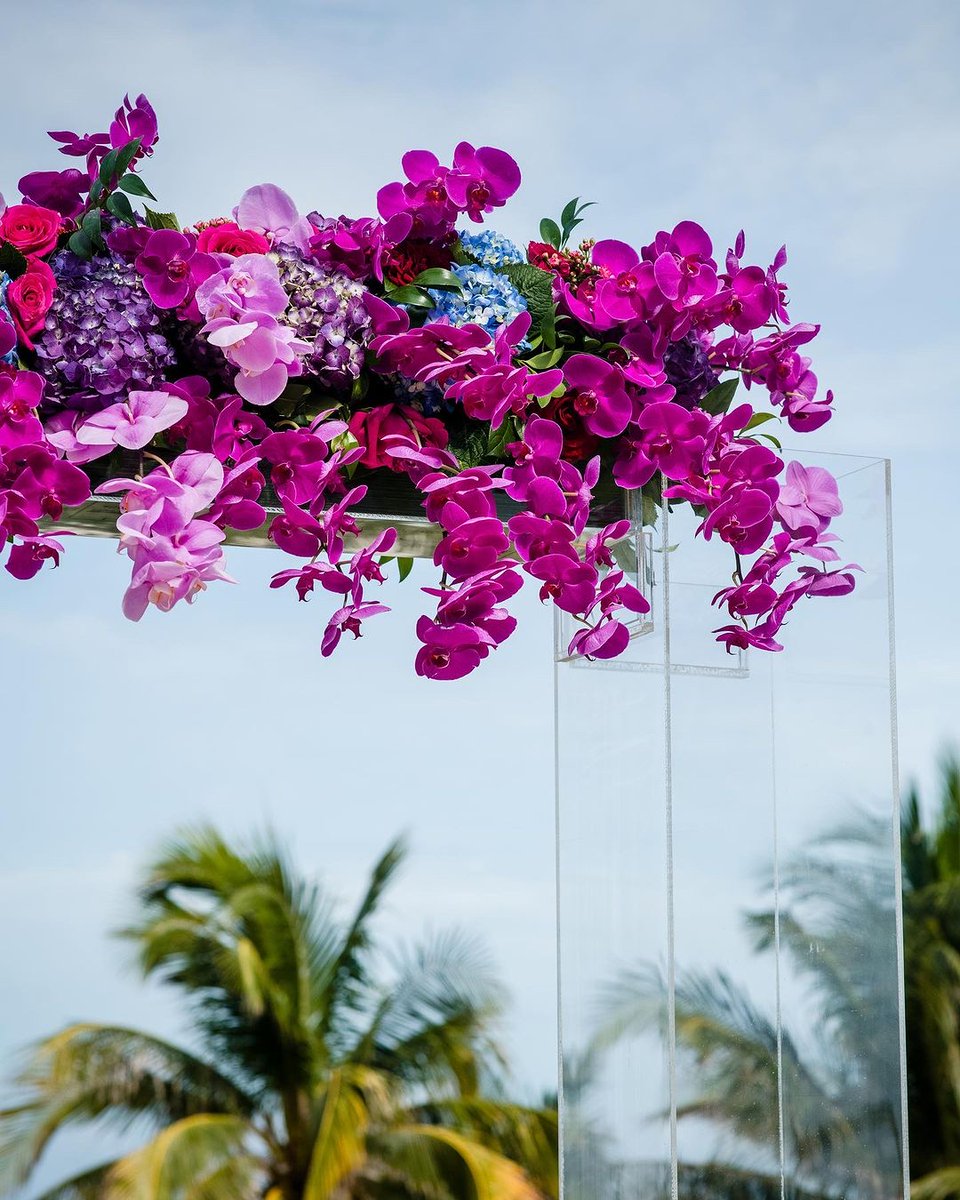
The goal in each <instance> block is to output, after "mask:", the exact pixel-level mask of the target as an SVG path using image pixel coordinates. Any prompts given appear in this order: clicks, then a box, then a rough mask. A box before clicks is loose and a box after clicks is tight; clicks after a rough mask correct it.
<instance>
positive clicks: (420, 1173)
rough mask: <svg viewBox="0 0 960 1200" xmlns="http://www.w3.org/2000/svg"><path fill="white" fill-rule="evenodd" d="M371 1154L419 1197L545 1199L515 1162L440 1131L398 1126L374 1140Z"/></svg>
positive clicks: (453, 1133) (448, 1131)
mask: <svg viewBox="0 0 960 1200" xmlns="http://www.w3.org/2000/svg"><path fill="white" fill-rule="evenodd" d="M371 1151H372V1153H373V1156H374V1157H375V1158H376V1159H379V1160H381V1161H382V1162H383V1163H384V1164H385V1165H386V1167H387V1168H388V1170H390V1171H392V1172H395V1173H396V1174H398V1175H399V1176H400V1177H401V1178H402V1179H403V1180H404V1182H405V1184H406V1186H407V1187H408V1188H409V1189H410V1190H411V1191H413V1193H414V1194H415V1195H417V1194H419V1195H422V1196H424V1197H442V1198H443V1200H541V1198H540V1196H539V1194H538V1191H537V1188H536V1186H535V1185H534V1184H533V1183H532V1182H531V1180H530V1179H529V1178H528V1177H527V1176H526V1175H525V1174H524V1172H523V1171H522V1170H521V1168H520V1167H519V1166H517V1164H516V1163H513V1162H510V1161H509V1159H506V1158H503V1157H502V1156H501V1155H499V1154H495V1153H494V1152H493V1151H492V1150H488V1149H487V1148H486V1147H485V1146H482V1145H479V1144H478V1143H477V1142H474V1141H472V1140H471V1139H470V1138H468V1137H465V1136H463V1135H462V1134H460V1133H457V1132H456V1131H454V1130H452V1129H445V1128H443V1127H442V1126H437V1125H401V1126H398V1127H397V1128H395V1129H392V1130H390V1131H388V1132H384V1133H381V1134H377V1135H376V1136H375V1137H373V1138H372V1139H371Z"/></svg>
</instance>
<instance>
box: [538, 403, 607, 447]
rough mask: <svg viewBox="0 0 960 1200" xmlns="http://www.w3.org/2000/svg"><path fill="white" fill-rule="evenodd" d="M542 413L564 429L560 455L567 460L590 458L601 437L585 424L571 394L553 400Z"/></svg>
mask: <svg viewBox="0 0 960 1200" xmlns="http://www.w3.org/2000/svg"><path fill="white" fill-rule="evenodd" d="M540 415H541V416H542V417H546V418H547V419H548V420H550V421H556V423H557V424H558V425H559V426H560V428H561V430H562V431H563V450H562V451H561V452H560V457H561V458H563V459H565V460H566V461H567V462H582V461H583V460H584V459H585V458H589V457H590V456H591V455H592V454H593V453H594V452H595V451H596V449H597V446H598V445H599V444H600V439H599V438H598V437H597V436H596V435H595V434H593V433H591V432H590V430H589V429H587V427H586V425H584V423H583V419H582V418H581V416H580V414H579V413H578V412H577V410H576V409H575V408H574V406H573V400H572V399H571V398H570V396H569V395H565V396H558V397H557V398H556V399H555V400H551V401H550V403H549V404H548V405H547V406H546V408H544V409H543V410H542V412H541V413H540Z"/></svg>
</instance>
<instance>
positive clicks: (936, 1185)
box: [910, 1167, 960, 1200]
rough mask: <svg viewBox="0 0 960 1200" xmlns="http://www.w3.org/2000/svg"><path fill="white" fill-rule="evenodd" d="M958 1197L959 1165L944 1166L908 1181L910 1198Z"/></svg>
mask: <svg viewBox="0 0 960 1200" xmlns="http://www.w3.org/2000/svg"><path fill="white" fill-rule="evenodd" d="M958 1197H960V1167H944V1169H943V1170H942V1171H933V1172H931V1174H929V1175H924V1176H923V1178H922V1179H913V1180H911V1181H910V1200H957V1198H958Z"/></svg>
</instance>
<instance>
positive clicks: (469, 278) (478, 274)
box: [428, 264, 527, 337]
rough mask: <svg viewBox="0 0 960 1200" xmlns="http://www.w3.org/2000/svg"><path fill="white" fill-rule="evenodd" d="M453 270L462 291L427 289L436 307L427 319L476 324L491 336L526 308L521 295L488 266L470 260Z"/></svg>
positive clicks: (455, 323) (503, 276) (504, 278)
mask: <svg viewBox="0 0 960 1200" xmlns="http://www.w3.org/2000/svg"><path fill="white" fill-rule="evenodd" d="M453 272H454V274H455V275H456V277H457V278H458V279H459V280H460V282H461V283H462V284H463V293H462V294H461V293H459V292H452V291H440V290H439V289H431V292H430V294H431V295H432V296H433V298H434V300H435V301H436V308H434V309H433V311H432V312H431V313H430V316H429V318H428V319H429V320H431V321H439V320H440V318H441V317H446V318H447V319H448V320H449V322H450V324H451V325H471V324H473V325H479V326H480V327H481V328H483V329H485V330H486V331H487V333H489V334H490V336H491V337H493V336H494V334H495V333H496V332H497V330H498V329H499V328H500V326H501V325H503V324H506V323H507V322H509V321H512V320H513V318H514V317H515V316H517V314H518V313H522V312H525V311H526V308H527V302H526V300H525V299H524V298H523V296H521V295H520V293H519V292H518V291H517V289H516V288H515V287H514V286H513V284H512V283H511V282H510V280H509V279H507V277H506V276H505V275H498V274H497V272H496V271H494V270H493V269H492V268H491V267H482V266H476V265H473V264H470V265H467V266H455V267H454V268H453Z"/></svg>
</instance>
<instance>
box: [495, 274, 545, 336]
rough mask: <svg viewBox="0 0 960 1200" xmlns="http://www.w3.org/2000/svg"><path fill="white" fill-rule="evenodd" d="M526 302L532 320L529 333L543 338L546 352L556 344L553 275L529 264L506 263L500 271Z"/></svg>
mask: <svg viewBox="0 0 960 1200" xmlns="http://www.w3.org/2000/svg"><path fill="white" fill-rule="evenodd" d="M500 274H501V275H506V277H507V279H509V280H510V282H511V283H512V284H513V286H514V287H515V288H516V289H517V291H518V292H519V293H520V294H521V295H522V296H523V297H524V299H525V300H526V302H527V308H528V310H529V312H530V316H531V317H532V318H533V325H532V326H531V332H532V333H533V334H534V335H537V334H539V336H540V337H542V338H543V344H544V346H546V347H547V349H548V350H553V349H554V348H555V346H556V344H557V330H556V322H557V306H556V305H555V304H554V302H553V275H552V274H551V273H550V272H549V271H541V270H540V268H539V267H534V266H531V265H530V264H529V263H508V264H507V265H506V266H505V267H502V268H501V269H500Z"/></svg>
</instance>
